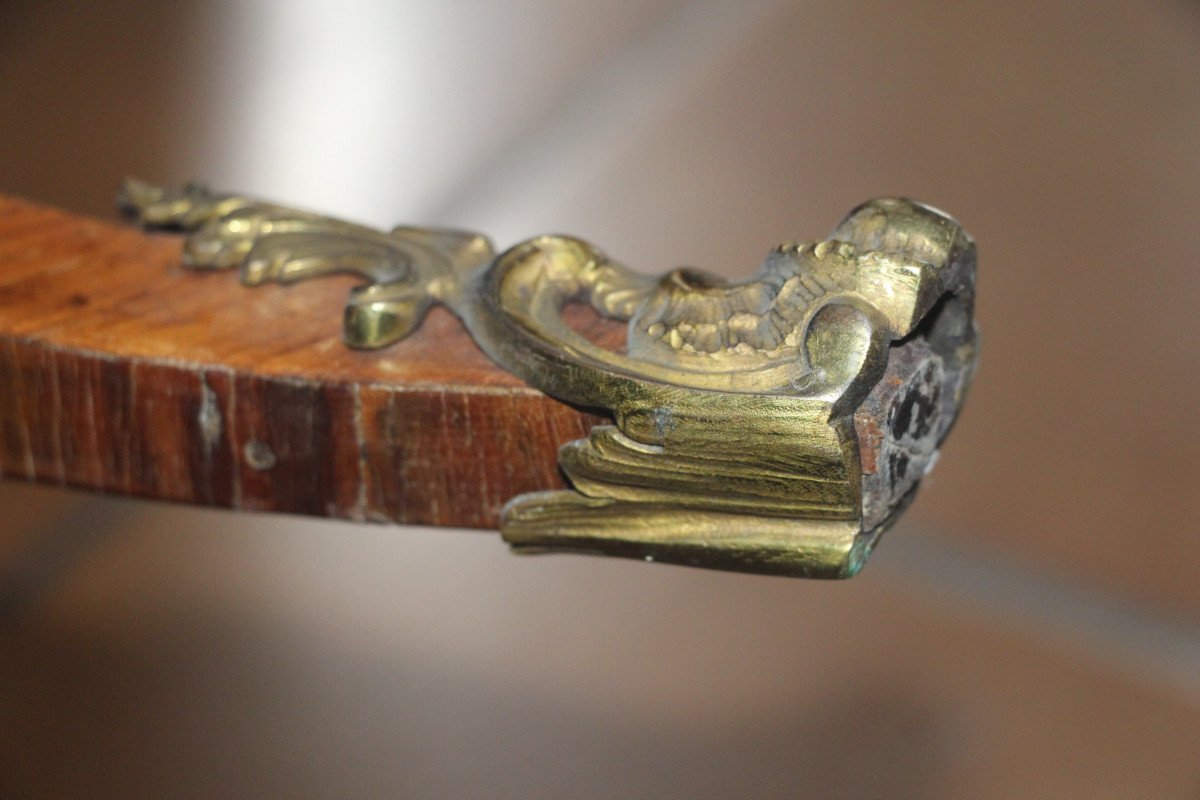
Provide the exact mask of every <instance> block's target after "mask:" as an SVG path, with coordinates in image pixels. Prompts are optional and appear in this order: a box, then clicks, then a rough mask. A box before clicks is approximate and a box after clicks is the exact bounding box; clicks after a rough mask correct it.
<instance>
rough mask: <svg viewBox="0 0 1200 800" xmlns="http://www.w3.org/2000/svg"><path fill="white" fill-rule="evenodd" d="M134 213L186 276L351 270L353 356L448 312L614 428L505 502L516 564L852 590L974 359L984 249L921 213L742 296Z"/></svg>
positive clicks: (899, 210) (479, 250) (859, 230)
mask: <svg viewBox="0 0 1200 800" xmlns="http://www.w3.org/2000/svg"><path fill="white" fill-rule="evenodd" d="M122 204H123V205H124V206H126V207H127V208H129V209H130V210H132V211H133V212H134V213H135V214H136V215H137V216H138V218H139V219H140V220H141V221H142V222H143V223H145V224H147V225H152V226H166V227H178V228H183V229H187V230H190V231H192V234H191V236H190V237H189V239H188V241H187V245H186V249H185V259H186V261H187V263H188V265H189V266H191V267H194V268H197V269H221V268H233V267H239V268H240V269H241V275H242V280H243V281H244V282H245V283H247V284H258V283H262V282H264V281H280V282H291V281H296V280H302V279H304V278H309V277H316V276H320V275H326V274H330V273H335V272H350V273H355V274H357V275H361V276H362V277H363V278H364V279H366V281H367V283H366V284H365V285H363V286H361V287H359V288H356V289H355V290H353V292H352V294H351V296H350V299H349V302H348V303H347V306H346V311H345V318H344V331H345V340H346V343H347V344H348V345H350V346H351V347H360V348H377V347H384V346H387V345H389V344H391V343H394V342H396V341H398V340H399V339H401V338H403V337H404V336H405V335H407V334H408V333H409V332H411V331H412V330H414V329H415V328H416V327H417V326H419V325H420V323H421V320H422V319H423V317H424V315H425V313H426V312H427V311H428V309H429V308H430V306H431V305H432V304H433V303H440V304H442V305H444V306H446V307H447V308H449V309H450V310H452V311H453V312H454V313H455V314H457V315H458V316H459V317H460V318H461V319H462V320H463V322H464V323H465V324H466V326H467V328H468V330H469V331H470V333H471V335H472V336H473V337H474V339H475V341H476V342H477V343H478V344H479V346H480V347H481V348H483V350H484V351H485V352H486V353H487V354H488V355H489V356H490V357H491V358H492V359H493V360H495V361H496V362H497V363H498V364H500V365H501V366H503V367H504V368H505V369H507V370H509V371H511V372H513V373H514V374H516V375H518V376H520V377H521V378H522V379H524V380H525V381H526V382H528V383H529V384H530V385H532V386H535V387H537V388H539V389H541V390H543V391H545V392H547V393H548V394H550V395H553V396H554V397H557V398H560V399H562V400H564V401H567V402H570V403H575V404H578V405H582V406H586V407H589V408H601V409H606V410H608V411H610V412H611V414H612V416H613V419H614V423H615V424H613V425H603V426H598V427H596V428H594V429H593V430H592V432H591V435H590V437H589V438H588V439H586V440H579V441H574V442H570V443H568V444H566V445H564V446H563V448H562V449H561V451H560V454H559V463H560V465H561V467H562V469H563V471H564V472H565V473H566V475H567V476H568V478H569V479H570V481H571V484H572V485H573V486H574V488H575V491H560V492H546V493H539V494H530V495H522V496H520V497H517V498H514V499H513V500H512V501H511V502H509V504H508V505H507V506H506V508H505V510H504V515H503V521H502V527H501V530H502V533H503V535H504V538H505V539H506V540H507V541H508V542H509V543H511V544H512V546H513V547H514V548H516V549H517V550H519V551H523V552H539V551H547V550H570V551H579V552H597V553H605V554H609V555H621V556H631V557H636V558H643V559H645V560H647V561H664V562H672V563H681V564H691V565H695V566H702V567H713V568H720V569H733V570H741V571H748V572H764V573H777V574H786V575H795V576H803V577H822V578H837V577H848V576H850V575H853V574H855V573H856V572H857V571H858V570H859V569H860V568H861V566H862V564H863V562H864V560H865V559H866V557H867V555H868V554H869V553H870V551H871V548H872V547H873V546H874V544H875V542H876V541H877V540H878V538H879V536H880V534H882V533H883V531H884V530H886V529H887V528H888V526H889V525H891V523H892V522H893V521H894V520H895V518H896V517H897V515H898V514H899V513H900V512H901V511H902V510H903V508H904V507H905V506H906V505H907V503H908V502H909V501H910V500H911V498H912V496H913V494H914V492H915V490H916V487H917V483H918V482H919V481H920V479H921V477H922V476H923V475H924V474H925V472H926V471H927V470H928V469H929V468H930V467H931V466H932V465H933V462H934V460H935V459H936V455H937V447H938V444H939V442H940V441H941V440H942V438H943V437H944V436H945V435H946V433H947V432H948V430H949V428H950V426H951V424H952V423H953V421H954V418H955V416H956V415H957V413H958V410H959V407H960V405H961V403H962V400H963V396H964V394H965V392H966V389H967V386H968V384H969V383H970V378H971V373H972V370H973V367H974V364H975V356H976V331H975V325H974V322H973V320H972V306H973V299H974V284H975V245H974V243H973V242H972V240H971V238H970V237H969V236H968V235H967V234H966V233H965V232H964V231H963V230H962V228H961V227H960V226H959V225H958V224H957V223H956V222H955V221H954V220H952V219H950V218H949V217H947V216H946V215H944V214H942V213H941V212H939V211H936V210H934V209H932V208H929V207H928V206H924V205H921V204H918V203H914V202H912V201H909V200H902V199H881V200H874V201H871V202H869V203H866V204H864V205H862V206H860V207H859V208H857V209H855V210H854V211H852V212H851V213H850V214H849V215H848V216H847V217H846V219H845V220H843V221H842V223H841V224H840V225H838V227H837V228H835V229H834V231H833V232H832V234H831V235H830V237H829V238H828V239H826V240H824V241H821V242H816V243H804V244H786V245H781V246H779V247H777V248H776V249H774V250H773V251H771V253H770V254H769V255H768V256H767V259H766V262H765V263H764V264H763V266H762V268H761V269H760V270H759V271H758V273H757V274H756V275H754V276H753V277H752V278H751V279H750V280H748V281H746V282H744V283H728V282H726V281H724V280H722V279H720V278H715V277H713V276H710V275H706V274H704V273H700V272H695V271H692V270H675V271H673V272H670V273H667V274H666V275H664V276H662V277H661V278H654V277H650V276H646V275H642V274H640V273H636V272H632V271H630V270H628V269H626V268H625V267H624V266H622V265H620V264H618V263H616V262H614V261H611V260H609V258H608V257H607V256H606V255H604V253H602V252H601V251H600V250H598V249H596V248H595V247H593V246H591V245H589V244H587V243H586V242H583V241H580V240H578V239H573V238H568V237H562V236H542V237H538V238H535V239H531V240H529V241H526V242H523V243H521V244H518V245H516V246H515V247H512V248H510V249H508V250H506V251H505V252H503V253H501V254H499V255H495V254H494V251H493V249H492V246H491V243H490V242H489V241H488V239H487V238H486V237H484V236H481V235H479V234H474V233H469V232H464V231H453V230H428V229H420V228H408V227H401V228H395V229H393V230H391V231H389V232H383V231H379V230H375V229H371V228H367V227H363V226H360V225H355V224H352V223H348V222H343V221H340V220H336V219H332V218H329V217H324V216H320V215H315V214H309V213H305V212H301V211H296V210H294V209H289V208H285V207H282V206H277V205H272V204H268V203H262V202H258V201H255V200H252V199H249V198H245V197H240V196H236V195H217V194H212V193H210V192H208V191H207V190H205V189H203V188H198V187H189V188H187V189H185V190H183V191H181V192H168V191H164V190H161V189H157V188H154V187H151V186H148V185H146V184H142V183H139V182H135V181H130V182H129V183H128V184H127V185H126V187H125V190H124V192H123V195H122ZM569 303H586V304H589V305H591V306H592V307H593V308H594V309H595V310H596V311H597V312H599V313H600V314H602V315H603V316H605V317H609V318H612V319H616V320H622V321H628V335H627V341H626V346H625V348H624V350H623V351H613V350H609V349H605V348H604V347H601V346H600V345H598V344H596V343H594V342H592V341H589V340H588V339H587V338H585V337H584V336H582V335H581V334H579V333H578V332H576V331H575V330H573V329H572V328H571V327H570V326H569V325H568V324H567V322H566V321H565V320H564V318H563V314H562V311H563V308H564V307H565V306H566V305H567V304H569Z"/></svg>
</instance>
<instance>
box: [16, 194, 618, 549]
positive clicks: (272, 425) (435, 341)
mask: <svg viewBox="0 0 1200 800" xmlns="http://www.w3.org/2000/svg"><path fill="white" fill-rule="evenodd" d="M181 243H182V239H181V237H180V236H176V235H166V234H149V233H145V232H142V231H140V230H137V229H135V228H133V227H131V226H122V225H120V224H116V223H114V224H107V223H102V222H99V221H96V220H91V219H86V218H81V217H77V216H72V215H70V214H66V213H63V212H61V211H57V210H54V209H50V208H46V207H44V206H39V205H35V204H32V203H28V202H25V201H21V200H16V199H9V198H3V197H0V474H2V475H3V477H5V478H8V479H14V478H15V479H25V480H30V481H38V482H42V483H50V484H59V485H64V486H73V487H82V488H88V489H98V490H101V491H104V492H111V493H117V494H126V495H135V496H141V497H151V498H159V499H165V500H174V501H180V502H185V503H196V504H203V505H214V506H224V507H229V508H236V509H247V510H259V511H279V512H291V513H297V514H307V515H313V516H326V517H338V518H342V519H349V520H358V521H389V520H390V521H393V522H400V523H410V524H426V525H447V526H459V527H477V528H490V527H495V525H496V523H497V515H498V512H499V509H500V508H501V506H502V505H503V504H504V503H505V502H506V501H507V500H508V499H510V498H511V497H513V496H514V495H517V494H520V493H522V492H528V491H536V490H540V489H550V488H558V487H561V486H562V485H563V484H562V479H561V477H560V475H559V472H558V469H557V466H556V452H557V448H558V447H559V445H561V444H562V443H564V442H566V441H568V440H570V439H575V438H579V437H580V436H583V435H584V434H585V433H586V432H587V431H588V429H589V428H590V426H591V425H592V424H594V423H595V422H596V421H597V420H596V418H594V417H591V416H589V415H587V414H585V413H583V412H581V411H578V410H576V409H574V408H571V407H569V406H566V405H564V404H562V403H559V402H557V401H555V400H552V399H550V398H548V397H546V396H545V395H543V394H541V393H540V392H537V391H535V390H533V389H530V388H528V387H526V386H525V385H523V384H522V383H521V382H520V381H519V380H517V379H516V378H513V377H512V376H510V375H508V374H507V373H505V372H503V371H501V370H499V369H498V368H496V367H495V366H494V365H492V363H491V362H490V361H488V359H487V358H486V357H485V356H484V355H483V354H482V353H481V352H480V351H479V349H478V348H477V347H476V346H475V344H474V343H473V342H472V341H471V339H470V338H469V337H468V336H467V334H466V333H465V331H464V330H463V328H462V326H461V325H460V324H459V322H458V321H457V320H456V319H455V318H454V317H452V316H451V315H449V314H448V313H446V312H443V311H440V310H435V311H434V312H433V313H432V314H431V316H430V318H429V319H428V320H427V322H426V324H425V325H424V327H423V328H422V329H421V330H420V331H419V332H418V333H417V334H416V335H414V336H413V337H412V338H410V339H409V340H407V341H405V342H402V343H401V344H399V345H397V346H395V347H392V348H390V349H388V350H386V351H383V352H376V353H363V352H354V351H351V350H349V349H347V348H345V347H344V346H343V345H342V344H341V340H340V327H339V326H340V321H341V309H342V305H343V303H344V300H345V297H346V291H347V289H348V288H349V286H350V285H352V282H350V281H348V280H340V279H334V280H324V281H314V282H311V283H307V284H300V285H296V286H291V287H282V286H265V287H259V288H255V289H247V288H245V287H243V286H241V285H240V284H239V283H238V281H237V279H236V277H235V276H234V275H232V274H229V273H194V272H189V271H187V270H185V269H183V268H182V267H181V266H180V248H181Z"/></svg>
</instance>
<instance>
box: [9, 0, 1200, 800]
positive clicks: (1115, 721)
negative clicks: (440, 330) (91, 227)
mask: <svg viewBox="0 0 1200 800" xmlns="http://www.w3.org/2000/svg"><path fill="white" fill-rule="evenodd" d="M0 18H3V20H4V24H3V25H0V109H3V110H4V114H3V117H0V191H4V192H9V193H16V194H22V195H25V196H28V197H32V198H34V199H39V200H44V201H48V202H53V203H57V204H59V205H63V206H65V207H68V208H72V209H75V210H81V211H87V212H90V213H96V214H108V213H110V212H109V211H108V208H109V204H110V202H111V196H112V192H113V189H114V187H115V186H116V185H117V183H118V181H119V180H120V178H121V177H122V176H123V175H125V174H126V173H135V174H142V175H144V176H146V177H148V178H152V179H155V180H159V181H164V182H165V181H171V180H182V179H186V178H188V177H192V176H201V177H205V178H208V179H209V180H211V181H212V182H213V183H214V184H215V185H218V186H222V187H224V186H229V187H238V188H245V189H249V190H252V191H255V192H258V193H260V194H265V195H269V196H272V197H276V198H279V199H282V200H286V201H289V202H294V203H298V204H303V205H308V206H312V207H316V208H320V209H325V210H330V211H337V212H339V213H343V214H351V215H355V216H358V217H359V218H362V219H364V220H367V221H370V222H375V223H378V224H387V223H389V222H395V221H401V220H403V221H409V222H433V223H436V222H446V223H454V224H463V225H470V226H474V227H478V228H481V229H484V230H487V231H489V232H491V233H493V234H495V236H496V239H497V240H498V241H499V242H500V243H507V242H511V241H514V240H516V239H519V238H522V237H525V236H528V235H530V234H533V233H536V232H540V231H543V230H566V231H571V232H572V233H577V234H580V235H583V236H585V237H587V238H589V239H591V240H593V241H595V242H597V243H599V244H601V245H602V246H604V247H605V249H606V250H608V251H609V252H610V253H612V254H614V255H615V256H617V257H619V258H621V259H623V260H626V261H627V262H629V263H631V264H633V265H635V266H640V267H642V268H644V269H647V270H651V269H654V270H658V269H662V268H665V267H667V266H671V265H674V264H676V263H680V262H682V263H690V264H694V265H696V266H701V267H705V268H709V269H713V270H715V271H723V272H726V273H746V272H749V271H750V270H751V269H752V268H753V267H754V265H756V264H757V263H758V261H759V260H760V259H761V257H762V255H763V253H765V251H766V250H767V248H769V247H770V246H771V245H773V244H775V243H777V242H779V241H783V240H789V239H795V238H803V237H813V236H817V235H820V234H822V233H823V232H824V231H825V230H826V229H828V228H829V227H831V226H832V225H833V224H834V223H835V222H836V221H837V219H838V218H839V216H840V215H841V214H843V213H844V212H845V211H846V210H848V209H849V208H850V207H852V206H853V205H854V204H855V203H857V202H859V201H861V200H863V199H865V198H867V197H870V196H874V195H880V194H888V193H905V194H910V195H913V196H916V197H918V198H921V199H925V200H929V201H931V202H934V203H935V204H937V205H939V206H941V207H944V208H946V209H947V210H948V211H950V212H951V213H953V214H955V215H956V216H957V217H958V218H959V219H960V220H962V221H963V223H964V225H966V227H967V228H968V230H970V231H971V232H972V233H973V234H974V235H975V236H976V238H977V239H978V241H979V242H980V250H981V261H980V282H981V289H980V309H979V315H980V317H981V321H982V325H983V328H984V333H985V337H986V338H985V349H984V355H983V364H982V368H981V372H980V376H979V381H978V384H977V386H976V387H975V390H974V394H973V396H972V397H971V400H970V403H969V404H968V407H967V410H966V413H965V416H964V418H963V420H962V423H961V424H960V425H959V426H958V428H957V429H956V431H955V433H954V435H953V436H952V437H951V439H950V442H949V443H948V446H947V448H946V452H945V455H944V458H943V459H942V461H941V463H940V464H939V466H938V469H937V471H936V472H935V473H934V474H933V476H932V478H931V480H929V481H928V482H927V485H926V486H925V488H924V489H923V491H922V496H921V499H920V500H919V501H918V503H917V504H916V506H915V507H914V508H913V509H912V511H911V512H910V514H909V516H908V518H907V520H906V522H905V524H904V525H903V527H902V529H900V530H897V531H896V532H894V533H893V534H891V535H890V536H889V539H888V540H887V541H885V542H884V544H883V545H882V546H881V548H880V549H879V551H878V552H877V554H876V555H875V556H874V557H873V560H872V563H871V564H870V565H869V566H868V569H867V570H866V571H865V572H864V574H863V575H862V576H860V577H859V578H856V579H855V580H854V581H852V582H850V583H847V584H839V585H833V584H806V583H801V582H790V581H782V580H775V579H763V578H755V577H746V576H732V575H721V574H709V573H704V572H696V571H689V570H684V569H675V568H664V567H651V566H646V565H638V564H631V563H622V562H606V561H601V560H595V559H583V558H573V557H559V558H548V559H517V558H513V557H510V556H508V555H507V554H506V553H505V551H504V548H503V547H502V546H501V545H500V543H499V542H498V540H497V539H496V537H494V536H493V535H489V534H486V533H478V532H475V533H454V532H447V531H436V532H435V531H424V530H422V531H417V530H399V529H383V528H356V527H353V526H349V525H340V524H332V523H321V522H314V521H310V520H299V519H291V518H266V517H255V516H250V515H237V516H235V515H230V514H225V513H221V512H213V511H198V510H192V509H183V508H178V507H166V506H155V505H149V504H140V503H132V502H124V501H118V500H107V499H104V500H101V499H95V498H87V497H84V496H81V495H74V494H68V493H61V492H57V491H49V490H44V489H33V488H29V487H24V486H18V485H14V484H5V485H0V508H3V510H4V518H5V520H6V524H5V525H4V526H3V527H2V528H0V744H2V745H3V746H0V797H5V798H6V797H10V796H11V797H22V798H25V797H29V798H34V797H62V796H77V795H86V796H104V797H128V796H142V795H145V796H173V797H174V796H178V797H210V796H222V797H242V796H245V797H259V796H264V795H267V796H274V795H280V796H289V797H293V796H294V797H330V796H338V797H372V796H405V797H689V798H691V797H730V796H746V797H795V796H812V797H872V796H889V797H928V798H949V797H1013V796H1019V797H1054V798H1062V797H1080V798H1085V797H1086V798H1096V797H1120V798H1131V797H1148V798H1176V797H1178V798H1193V800H1194V798H1198V797H1200V668H1197V669H1196V670H1194V671H1192V672H1191V673H1189V670H1190V668H1191V667H1200V644H1198V643H1200V624H1198V623H1197V612H1198V611H1200V589H1198V588H1197V582H1196V581H1195V580H1194V578H1193V576H1194V574H1195V572H1196V570H1197V568H1198V567H1200V538H1198V537H1197V533H1200V524H1198V523H1200V512H1198V511H1197V506H1196V504H1195V501H1194V499H1193V495H1194V487H1195V486H1196V485H1197V483H1198V482H1200V466H1198V461H1197V459H1196V457H1195V453H1196V451H1197V447H1198V446H1200V422H1197V419H1196V416H1195V413H1194V408H1195V399H1194V398H1195V397H1196V396H1197V394H1198V390H1200V385H1198V384H1200V377H1198V376H1200V372H1198V371H1197V370H1196V369H1195V368H1194V366H1193V365H1192V364H1191V362H1190V359H1191V353H1192V351H1193V349H1194V348H1195V347H1196V346H1197V344H1200V320H1198V318H1197V315H1196V313H1195V305H1196V300H1195V298H1196V297H1197V291H1196V290H1197V289H1198V288H1200V272H1197V270H1195V269H1194V267H1193V266H1192V265H1191V250H1192V247H1191V244H1190V242H1189V240H1188V239H1187V237H1186V231H1188V230H1190V227H1191V226H1192V225H1194V223H1195V220H1196V219H1197V218H1198V215H1200V135H1198V134H1200V69H1198V68H1197V67H1198V63H1197V62H1198V60H1200V58H1198V57H1200V12H1197V11H1196V9H1195V7H1194V6H1192V5H1189V4H1184V3H1172V2H1160V3H1151V4H1134V3H1119V2H1109V3H1104V4H1086V5H1084V4H1071V3H1054V4H1045V3H1034V2H1031V1H1030V2H1012V3H1004V4H995V3H990V4H989V3H965V4H963V3H937V2H927V3H918V4H915V5H914V4H901V3H888V2H878V3H871V4H864V5H848V4H843V3H821V2H813V3H805V4H788V3H783V2H769V1H767V0H763V1H761V2H750V3H744V4H737V5H733V4H724V3H718V2H705V1H704V0H692V1H691V2H677V3H673V4H670V5H662V4H653V3H649V2H626V3H618V4H604V5H603V6H596V5H587V4H583V3H579V2H569V3H557V4H544V3H536V2H533V0H526V1H525V2H522V3H518V4H513V5H511V6H509V7H508V8H506V9H504V10H500V7H499V6H497V5H494V4H483V3H459V4H434V3H428V2H424V3H408V4H405V5H399V4H390V3H384V2H378V3H369V2H367V3H348V4H347V3H342V4H337V5H336V6H332V5H326V4H323V3H316V2H303V3H292V4H283V3H281V2H280V3H274V2H266V1H265V0H260V2H256V3H237V4H235V3H232V2H230V3H228V4H215V3H214V4H188V3H179V4H151V3H148V2H132V1H129V0H126V1H125V2H119V3H113V4H105V5H100V4H95V5H88V4H82V3H68V2H49V3H43V4H38V5H36V6H35V5H17V4H11V3H10V4H0ZM947 554H948V555H947ZM975 587H977V588H975ZM1031 587H1043V589H1044V587H1050V588H1049V589H1045V590H1044V591H1042V590H1039V592H1032V591H1031ZM1030 597H1034V598H1037V599H1036V600H1034V601H1029V598H1030ZM1042 598H1044V600H1042ZM1023 599H1024V600H1025V602H1024V603H1022V600H1023Z"/></svg>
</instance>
